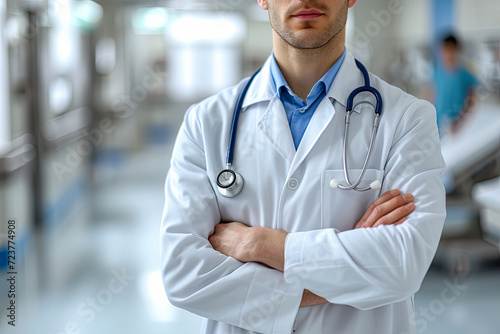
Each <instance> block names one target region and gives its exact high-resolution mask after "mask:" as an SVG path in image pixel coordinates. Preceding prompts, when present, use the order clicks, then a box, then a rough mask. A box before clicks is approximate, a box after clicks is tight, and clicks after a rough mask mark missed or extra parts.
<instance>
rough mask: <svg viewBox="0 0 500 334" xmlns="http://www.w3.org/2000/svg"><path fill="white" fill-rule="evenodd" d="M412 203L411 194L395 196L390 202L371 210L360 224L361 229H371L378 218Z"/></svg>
mask: <svg viewBox="0 0 500 334" xmlns="http://www.w3.org/2000/svg"><path fill="white" fill-rule="evenodd" d="M412 201H413V195H412V194H404V195H401V196H396V197H394V198H392V199H391V200H389V201H387V202H385V203H382V204H380V205H378V206H377V207H375V208H374V209H373V210H372V213H371V214H370V216H369V217H368V218H367V219H366V221H365V222H364V223H363V224H362V227H372V226H373V225H374V224H375V223H376V222H377V221H378V220H379V219H380V218H382V217H384V216H385V215H387V214H388V213H390V212H392V211H394V210H397V209H398V208H399V207H402V206H405V205H406V204H408V203H410V202H412Z"/></svg>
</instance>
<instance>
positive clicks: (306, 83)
mask: <svg viewBox="0 0 500 334" xmlns="http://www.w3.org/2000/svg"><path fill="white" fill-rule="evenodd" d="M337 37H339V38H333V39H332V40H331V41H330V42H329V43H327V44H326V45H324V46H323V47H321V48H318V49H296V48H294V47H292V46H290V45H289V44H288V43H286V42H285V41H284V40H283V39H281V37H280V36H279V35H278V34H276V33H275V32H274V34H273V45H274V57H275V58H276V62H277V63H278V66H279V68H280V70H281V73H282V74H283V77H284V78H285V80H286V82H287V83H288V85H290V88H291V89H292V90H293V92H294V93H295V94H297V96H298V97H300V98H301V99H303V100H304V101H306V99H307V95H309V92H310V91H311V89H312V88H313V87H314V85H315V84H316V83H317V82H318V81H319V79H321V78H322V77H323V76H324V75H325V73H326V72H327V71H328V70H329V69H330V68H331V67H332V66H333V64H335V62H337V60H338V59H339V58H340V56H342V53H343V52H344V47H345V29H344V31H342V32H341V33H339V34H338V36H337Z"/></svg>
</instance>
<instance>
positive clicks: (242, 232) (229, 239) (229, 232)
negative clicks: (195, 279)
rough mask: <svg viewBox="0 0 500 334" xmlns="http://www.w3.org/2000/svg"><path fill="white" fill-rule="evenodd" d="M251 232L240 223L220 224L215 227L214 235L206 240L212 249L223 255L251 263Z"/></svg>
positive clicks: (252, 243)
mask: <svg viewBox="0 0 500 334" xmlns="http://www.w3.org/2000/svg"><path fill="white" fill-rule="evenodd" d="M253 239H254V238H253V230H252V228H250V227H249V226H247V225H244V224H242V223H236V222H233V223H221V224H219V225H217V226H215V230H214V233H213V234H212V235H211V236H210V237H209V238H208V241H209V242H210V244H211V245H212V247H213V248H214V249H215V250H216V251H219V252H221V253H222V254H224V255H227V256H231V257H233V258H235V259H236V260H238V261H241V262H251V261H253V259H252V254H253V253H252V251H253V249H254V246H255V243H254V242H253Z"/></svg>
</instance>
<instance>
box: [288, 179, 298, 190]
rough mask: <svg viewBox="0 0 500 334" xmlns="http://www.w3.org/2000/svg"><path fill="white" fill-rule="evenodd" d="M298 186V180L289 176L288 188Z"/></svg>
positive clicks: (293, 188) (292, 188)
mask: <svg viewBox="0 0 500 334" xmlns="http://www.w3.org/2000/svg"><path fill="white" fill-rule="evenodd" d="M298 187H299V180H297V179H296V178H291V179H290V180H289V181H288V188H290V189H291V190H295V189H297V188H298Z"/></svg>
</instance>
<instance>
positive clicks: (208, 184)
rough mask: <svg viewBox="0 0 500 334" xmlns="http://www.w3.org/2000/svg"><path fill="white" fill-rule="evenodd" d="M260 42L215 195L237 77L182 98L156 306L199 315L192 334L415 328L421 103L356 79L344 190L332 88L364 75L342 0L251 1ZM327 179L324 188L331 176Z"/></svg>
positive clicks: (434, 159) (425, 249)
mask: <svg viewBox="0 0 500 334" xmlns="http://www.w3.org/2000/svg"><path fill="white" fill-rule="evenodd" d="M258 2H259V4H260V6H261V7H262V8H263V9H264V10H268V11H269V17H270V22H271V25H272V27H273V31H274V32H273V41H274V52H273V54H272V55H271V56H270V58H269V59H268V60H267V62H266V63H265V64H264V66H263V68H262V70H261V71H260V73H259V74H258V75H257V76H256V77H255V80H254V81H253V82H252V84H251V85H250V87H249V90H248V93H247V94H246V98H245V100H244V102H243V110H242V113H241V115H240V119H239V124H238V132H237V139H236V146H235V149H234V161H233V165H232V167H233V168H234V170H235V171H237V172H238V173H239V174H241V176H242V177H243V179H244V186H243V188H242V190H241V192H240V193H239V194H238V195H237V196H235V197H233V198H228V197H225V196H222V195H221V193H220V192H219V190H218V184H217V182H216V181H217V177H218V175H219V173H220V171H221V170H222V169H224V168H225V166H226V163H225V161H226V152H227V147H228V138H229V135H230V131H231V124H232V118H233V112H234V106H235V104H236V100H237V99H238V96H239V95H240V92H241V91H242V89H243V87H244V86H245V83H246V82H247V81H248V80H244V81H243V82H242V83H240V84H239V85H237V86H235V87H232V88H229V89H226V90H224V91H222V92H221V93H219V94H218V95H216V96H213V97H211V98H208V99H207V100H205V101H203V102H201V103H200V104H197V105H195V106H193V107H191V108H190V109H189V110H188V112H187V113H186V115H185V119H184V123H183V125H182V127H181V129H180V131H179V134H178V137H177V140H176V143H175V147H174V151H173V157H172V161H171V168H170V171H169V173H168V176H167V182H166V201H165V209H164V213H163V223H162V227H161V258H162V263H161V265H162V275H163V281H164V285H165V289H166V292H167V296H168V298H169V300H170V301H171V303H172V304H174V305H176V306H178V307H181V308H183V309H186V310H188V311H190V312H193V313H196V314H198V315H201V316H202V317H205V318H206V320H205V321H204V325H203V333H224V334H230V333H287V334H288V333H304V334H311V333H313V334H321V333H338V334H342V333H349V334H353V333H371V334H377V333H380V334H388V333H394V334H396V333H398V334H400V333H415V332H416V324H415V321H414V309H413V294H414V293H415V292H416V291H417V290H418V289H419V287H420V284H421V282H422V279H423V277H424V275H425V273H426V271H427V269H428V267H429V265H430V263H431V260H432V258H433V256H434V253H435V251H436V248H437V245H438V241H439V238H440V235H441V229H442V226H443V222H444V217H445V195H444V189H443V186H442V184H441V181H440V175H441V173H442V172H443V171H444V168H445V166H444V162H443V159H442V157H441V152H440V145H439V139H438V138H439V137H438V131H437V126H436V118H435V110H434V108H433V107H432V105H431V104H429V103H428V102H425V101H422V100H418V99H416V98H414V97H412V96H410V95H408V94H406V93H404V92H402V91H401V90H399V89H397V88H395V87H393V86H390V85H389V84H387V83H385V82H384V81H382V80H381V79H379V78H378V77H376V76H374V75H370V80H371V85H372V86H373V87H375V88H376V89H377V90H378V91H379V92H380V94H381V96H382V98H383V110H382V116H381V119H380V126H379V129H378V132H377V135H376V137H375V141H374V144H373V150H372V154H371V157H370V159H369V162H368V165H367V170H366V173H365V174H364V177H363V179H362V182H361V184H360V185H359V186H360V187H366V186H369V185H370V183H372V182H373V181H374V180H380V181H381V183H382V188H381V189H371V190H368V191H364V192H358V191H354V190H342V189H339V188H335V184H333V183H334V182H332V180H338V181H339V182H340V183H341V184H344V185H345V183H346V179H345V178H344V168H343V141H344V120H345V115H346V112H345V111H346V103H347V98H348V96H349V94H350V93H351V91H353V90H354V89H356V88H357V87H360V86H362V85H363V84H364V80H363V75H362V73H361V72H360V70H359V69H358V67H357V66H356V64H355V60H354V58H353V56H352V55H351V54H350V53H349V52H346V51H345V46H344V45H345V25H346V20H347V12H348V8H350V7H352V6H353V5H354V4H355V3H356V0H311V1H299V0H258ZM372 100H373V99H372V96H371V95H370V94H369V93H362V94H360V95H359V97H358V98H356V99H355V106H356V107H355V108H354V112H353V115H352V118H351V124H350V133H349V136H348V143H349V145H348V147H347V158H348V159H347V161H348V171H349V173H350V175H351V178H352V179H353V180H356V179H357V176H358V175H359V174H360V173H361V171H360V169H361V168H362V166H363V163H364V160H365V157H366V155H365V152H367V150H368V146H369V142H370V135H371V129H372V124H373V119H374V113H373V106H372V105H373V104H374V101H372ZM332 185H333V186H334V187H332Z"/></svg>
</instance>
